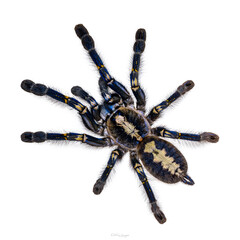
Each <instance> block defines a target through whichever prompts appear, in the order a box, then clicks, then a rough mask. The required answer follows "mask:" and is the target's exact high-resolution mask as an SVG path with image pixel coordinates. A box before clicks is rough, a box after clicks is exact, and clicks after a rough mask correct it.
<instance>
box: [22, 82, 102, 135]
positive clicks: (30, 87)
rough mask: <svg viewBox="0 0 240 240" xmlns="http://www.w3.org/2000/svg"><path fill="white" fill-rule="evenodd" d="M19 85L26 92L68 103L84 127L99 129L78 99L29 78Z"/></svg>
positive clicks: (93, 129)
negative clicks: (75, 111)
mask: <svg viewBox="0 0 240 240" xmlns="http://www.w3.org/2000/svg"><path fill="white" fill-rule="evenodd" d="M21 87H22V89H23V90H25V91H26V92H29V93H33V94H35V95H38V96H45V95H46V96H49V97H51V98H53V99H55V100H57V101H59V102H62V103H65V104H67V105H69V106H70V107H72V108H74V109H76V110H77V111H78V112H79V114H80V116H81V117H82V120H83V123H84V125H85V127H86V128H88V129H89V130H92V131H93V132H95V133H99V132H100V131H101V126H100V125H99V124H97V123H96V121H95V120H94V118H93V115H92V114H91V113H90V112H89V110H88V109H87V107H86V106H84V105H83V104H82V103H80V102H79V101H77V100H76V99H74V98H71V97H68V96H65V95H63V94H62V93H60V92H58V91H56V90H54V89H52V88H48V87H47V86H45V85H43V84H39V83H37V84H35V83H34V82H33V81H31V80H24V81H22V83H21Z"/></svg>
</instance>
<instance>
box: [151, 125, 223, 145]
mask: <svg viewBox="0 0 240 240" xmlns="http://www.w3.org/2000/svg"><path fill="white" fill-rule="evenodd" d="M152 133H153V134H154V135H156V136H160V137H167V138H175V139H183V140H190V141H198V142H202V141H207V142H211V143H216V142H218V140H219V137H218V135H217V134H214V133H211V132H204V133H201V134H191V133H180V132H176V131H170V130H168V129H166V128H164V127H156V128H152Z"/></svg>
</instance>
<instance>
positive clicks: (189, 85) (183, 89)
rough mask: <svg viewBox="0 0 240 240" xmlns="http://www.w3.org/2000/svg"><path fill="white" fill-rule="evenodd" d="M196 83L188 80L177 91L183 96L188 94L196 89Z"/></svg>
mask: <svg viewBox="0 0 240 240" xmlns="http://www.w3.org/2000/svg"><path fill="white" fill-rule="evenodd" d="M194 85H195V84H194V82H193V81H192V80H188V81H186V82H184V83H183V84H182V85H180V86H179V87H178V89H177V91H178V92H179V93H180V94H181V95H183V94H185V93H186V92H188V91H189V90H191V89H192V88H193V87H194Z"/></svg>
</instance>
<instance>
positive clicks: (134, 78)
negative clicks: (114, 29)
mask: <svg viewBox="0 0 240 240" xmlns="http://www.w3.org/2000/svg"><path fill="white" fill-rule="evenodd" d="M135 39H136V42H135V43H134V46H133V51H134V55H133V63H132V72H131V74H130V81H131V89H132V92H133V94H134V96H135V98H136V99H137V109H138V110H141V111H143V112H145V105H146V100H145V94H144V91H143V90H142V88H141V87H140V85H139V81H138V72H139V67H140V60H141V54H142V53H143V51H144V48H145V41H146V31H145V29H142V28H140V29H138V30H137V32H136V36H135Z"/></svg>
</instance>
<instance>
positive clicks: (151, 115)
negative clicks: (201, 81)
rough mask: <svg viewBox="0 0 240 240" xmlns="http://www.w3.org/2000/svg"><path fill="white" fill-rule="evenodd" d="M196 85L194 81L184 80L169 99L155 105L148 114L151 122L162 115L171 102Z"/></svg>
mask: <svg viewBox="0 0 240 240" xmlns="http://www.w3.org/2000/svg"><path fill="white" fill-rule="evenodd" d="M193 87H194V82H193V81H191V80H188V81H186V82H184V83H183V84H182V85H180V86H179V87H178V88H177V91H176V92H174V93H173V94H172V95H171V96H170V97H169V98H168V99H167V100H165V101H163V102H162V103H160V104H158V105H157V106H155V107H154V108H153V109H152V110H151V111H150V113H149V114H148V116H147V119H148V121H149V123H150V124H152V123H153V122H154V121H155V120H157V118H158V117H159V116H160V113H161V112H162V111H163V110H164V109H166V108H167V107H168V106H169V105H170V104H171V103H173V102H174V101H175V100H177V99H178V98H179V97H180V96H182V95H183V94H185V93H186V92H188V91H189V90H191V89H192V88H193Z"/></svg>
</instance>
